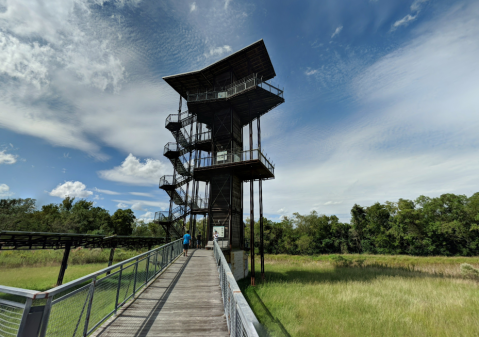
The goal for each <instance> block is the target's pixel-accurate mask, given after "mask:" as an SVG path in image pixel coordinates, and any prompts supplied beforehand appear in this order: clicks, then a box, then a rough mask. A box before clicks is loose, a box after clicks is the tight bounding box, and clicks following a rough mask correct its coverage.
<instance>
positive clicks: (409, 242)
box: [0, 192, 479, 256]
mask: <svg viewBox="0 0 479 337" xmlns="http://www.w3.org/2000/svg"><path fill="white" fill-rule="evenodd" d="M202 221H203V222H204V219H203V220H200V221H199V222H198V223H197V225H198V232H202V229H203V227H204V226H203V222H202ZM263 223H264V249H265V253H269V254H307V255H311V254H337V253H368V254H408V255H446V256H452V255H460V256H472V255H479V192H478V193H475V194H474V195H472V196H471V197H469V198H468V197H467V196H465V195H455V194H443V195H441V196H440V197H437V198H429V197H426V196H420V197H418V198H417V199H416V200H414V201H413V200H407V199H399V201H397V202H389V201H387V202H385V203H383V204H381V203H379V202H378V203H375V204H373V205H372V206H369V207H364V206H360V205H354V206H353V207H352V209H351V220H350V222H349V223H344V222H340V221H339V219H338V217H337V216H335V215H331V216H327V215H323V214H319V213H317V212H316V211H312V212H311V213H310V214H307V215H302V214H299V213H294V214H293V215H292V216H288V217H283V218H282V220H281V221H277V222H275V221H271V220H268V219H266V218H265V219H264V221H263ZM259 226H260V225H259V221H256V222H255V247H256V248H257V249H258V248H259ZM186 227H189V226H188V223H187V224H186ZM0 230H12V231H35V232H60V233H83V234H103V235H114V234H116V235H136V236H156V237H164V236H165V233H164V231H163V228H162V227H161V226H160V225H159V224H155V223H154V222H149V223H145V222H143V221H137V220H136V218H135V215H134V213H133V211H132V210H130V209H126V210H123V209H118V210H116V211H115V213H114V214H113V215H110V213H109V212H108V211H107V210H105V209H103V208H101V207H94V206H93V202H91V201H86V200H84V199H80V200H77V201H75V198H70V197H66V198H65V199H64V200H63V201H62V202H61V203H59V204H49V205H44V206H42V207H41V208H40V209H37V208H36V207H35V200H34V199H2V200H0ZM245 231H246V235H245V237H246V238H247V239H249V237H250V236H249V220H248V219H246V222H245Z"/></svg>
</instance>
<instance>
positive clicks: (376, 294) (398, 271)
mask: <svg viewBox="0 0 479 337" xmlns="http://www.w3.org/2000/svg"><path fill="white" fill-rule="evenodd" d="M346 259H347V260H348V261H350V262H348V263H341V259H338V258H336V259H334V260H333V261H331V260H330V257H329V256H317V257H307V256H286V255H273V256H267V257H266V259H265V264H266V266H265V270H266V282H264V283H261V282H257V284H258V283H259V284H258V285H257V286H256V287H255V288H252V287H247V288H246V285H247V282H242V286H243V287H244V288H245V290H244V293H245V296H246V297H247V300H248V301H249V303H250V305H251V306H252V308H253V311H254V312H255V314H256V315H257V317H258V319H259V320H260V322H261V323H262V324H263V325H264V326H265V327H266V329H267V330H268V331H269V332H270V335H272V336H341V337H343V336H344V337H345V336H348V337H352V336H378V337H379V336H401V337H402V336H471V337H472V336H478V335H479V283H478V282H477V281H474V280H469V279H464V278H463V277H462V276H461V273H460V269H459V265H460V263H470V264H472V265H475V266H476V267H477V266H478V265H479V258H460V257H458V258H455V257H453V258H445V257H409V256H381V255H371V256H369V255H348V256H347V257H346ZM338 260H339V262H338ZM345 265H347V266H345ZM256 267H257V268H256V273H257V274H256V275H257V278H256V279H257V280H259V279H260V276H259V260H258V261H257V262H256Z"/></svg>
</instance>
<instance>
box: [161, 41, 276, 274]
mask: <svg viewBox="0 0 479 337" xmlns="http://www.w3.org/2000/svg"><path fill="white" fill-rule="evenodd" d="M275 76H276V73H275V70H274V68H273V64H272V63H271V59H270V57H269V55H268V51H267V49H266V46H265V44H264V41H263V40H259V41H257V42H255V43H253V44H251V45H249V46H247V47H245V48H243V49H241V50H239V51H237V52H235V53H233V54H231V55H229V56H227V57H225V58H223V59H221V60H219V61H217V62H215V63H213V64H211V65H209V66H207V67H205V68H203V69H201V70H198V71H192V72H188V73H183V74H178V75H171V76H166V77H163V79H164V80H165V81H166V82H167V83H168V84H169V85H170V86H171V87H172V88H173V89H174V90H175V91H176V92H177V93H179V95H180V107H179V110H178V113H177V114H171V115H169V116H168V117H167V119H166V123H165V127H166V128H167V129H168V130H169V131H171V133H172V134H173V137H174V139H175V142H170V143H167V144H166V145H165V147H164V151H163V154H164V156H165V157H167V158H168V159H169V160H170V161H171V163H172V165H173V175H167V176H163V177H161V179H160V186H159V187H160V188H161V189H163V190H165V191H166V193H167V194H168V195H169V196H170V208H169V210H168V211H165V212H156V214H155V219H156V221H157V222H159V223H160V224H161V225H162V226H163V227H164V228H165V231H166V232H167V235H168V236H170V237H172V236H181V235H182V234H183V226H184V225H186V224H187V223H188V221H187V217H188V216H189V217H190V219H189V228H190V233H191V234H192V236H193V237H195V233H196V232H197V228H196V215H198V214H200V215H204V216H207V219H208V220H207V228H206V229H205V230H204V232H205V233H206V239H208V240H212V236H213V226H224V236H225V240H227V241H228V245H227V249H226V252H225V253H226V254H228V251H230V252H231V251H234V250H242V249H244V248H245V236H244V225H243V224H244V222H243V183H244V182H246V181H248V182H250V220H251V223H254V212H253V208H254V203H253V195H254V193H253V192H254V191H253V182H254V181H258V182H259V193H260V194H259V199H260V200H259V202H260V205H259V206H260V223H261V239H260V240H261V242H260V250H261V251H262V181H263V180H267V179H274V170H275V167H274V165H273V163H272V162H271V160H270V159H269V158H268V157H267V156H266V154H265V153H264V151H263V149H262V148H261V125H260V118H261V116H262V115H264V114H265V113H267V112H269V111H270V110H272V109H274V108H275V107H277V106H278V105H280V104H281V103H283V102H284V98H283V90H281V89H279V88H277V87H275V86H273V85H271V84H269V83H268V82H267V81H268V80H270V79H272V78H274V77H275ZM182 100H186V102H187V106H188V110H187V111H182V108H181V106H182ZM254 120H256V121H257V137H258V139H257V146H253V121H254ZM246 126H247V127H248V129H247V130H246V132H248V134H249V137H248V139H249V141H246V142H245V143H247V144H244V142H243V139H244V137H243V133H244V128H245V127H246ZM248 143H249V144H248ZM252 232H253V231H252ZM252 241H253V240H251V242H252ZM251 246H253V245H251ZM253 254H254V250H252V255H253ZM252 257H253V256H252ZM252 268H253V266H252ZM253 270H254V268H253Z"/></svg>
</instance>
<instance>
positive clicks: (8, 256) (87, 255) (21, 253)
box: [0, 247, 147, 269]
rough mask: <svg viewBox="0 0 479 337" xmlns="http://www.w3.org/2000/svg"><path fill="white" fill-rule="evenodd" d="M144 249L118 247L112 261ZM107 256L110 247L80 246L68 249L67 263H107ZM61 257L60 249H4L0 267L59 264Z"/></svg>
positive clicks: (133, 254) (130, 255) (108, 255)
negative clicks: (92, 247)
mask: <svg viewBox="0 0 479 337" xmlns="http://www.w3.org/2000/svg"><path fill="white" fill-rule="evenodd" d="M146 251H147V249H146V248H145V249H140V250H127V249H121V248H118V249H116V250H115V255H114V259H113V260H114V262H120V261H124V260H126V259H129V258H131V257H134V256H136V255H139V254H141V253H144V252H146ZM109 257H110V249H101V248H95V249H84V248H81V247H80V248H76V249H72V250H71V251H70V256H69V258H68V265H82V264H91V263H97V264H100V263H107V262H108V259H109ZM62 258H63V250H62V249H60V250H52V249H45V250H6V251H0V268H2V269H3V268H19V267H46V266H59V265H60V264H61V262H62ZM105 267H106V265H105Z"/></svg>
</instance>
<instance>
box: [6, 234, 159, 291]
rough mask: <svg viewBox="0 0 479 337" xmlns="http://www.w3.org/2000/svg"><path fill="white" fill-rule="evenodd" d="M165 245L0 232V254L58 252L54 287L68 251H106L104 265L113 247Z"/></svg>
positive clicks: (110, 238) (136, 240)
mask: <svg viewBox="0 0 479 337" xmlns="http://www.w3.org/2000/svg"><path fill="white" fill-rule="evenodd" d="M165 243H166V239H165V238H155V237H144V236H116V235H114V236H105V235H89V234H74V233H45V232H19V231H0V251H2V250H37V249H62V250H63V259H62V264H61V266H60V272H59V274H58V280H57V283H56V284H57V285H61V284H62V283H63V277H64V276H65V271H66V269H67V266H68V257H69V256H70V250H71V249H72V248H78V247H82V248H103V249H110V257H109V260H108V266H111V264H112V263H113V257H114V254H115V248H126V249H140V248H148V250H151V248H153V247H154V246H158V245H162V244H165Z"/></svg>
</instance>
